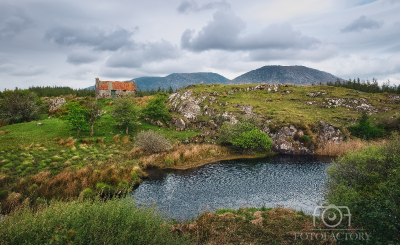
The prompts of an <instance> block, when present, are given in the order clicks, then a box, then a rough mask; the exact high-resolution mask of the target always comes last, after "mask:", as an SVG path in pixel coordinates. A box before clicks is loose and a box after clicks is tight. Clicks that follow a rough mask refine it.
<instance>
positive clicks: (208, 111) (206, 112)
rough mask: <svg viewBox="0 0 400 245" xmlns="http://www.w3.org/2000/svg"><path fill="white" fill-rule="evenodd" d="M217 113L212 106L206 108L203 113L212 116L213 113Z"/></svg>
mask: <svg viewBox="0 0 400 245" xmlns="http://www.w3.org/2000/svg"><path fill="white" fill-rule="evenodd" d="M217 113H218V111H217V110H215V109H213V108H208V109H207V110H206V111H205V112H204V115H206V116H213V115H215V114H217Z"/></svg>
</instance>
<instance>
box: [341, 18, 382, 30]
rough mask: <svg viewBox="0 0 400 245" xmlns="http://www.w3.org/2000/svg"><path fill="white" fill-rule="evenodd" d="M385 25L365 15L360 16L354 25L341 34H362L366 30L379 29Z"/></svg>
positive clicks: (351, 24)
mask: <svg viewBox="0 0 400 245" xmlns="http://www.w3.org/2000/svg"><path fill="white" fill-rule="evenodd" d="M382 25H383V23H382V22H378V21H376V20H372V19H370V18H368V17H367V16H365V15H362V16H360V18H358V19H356V20H354V21H353V22H352V23H350V24H349V25H347V26H346V27H345V28H343V29H342V30H341V32H343V33H345V32H360V31H362V30H364V29H379V28H381V27H382Z"/></svg>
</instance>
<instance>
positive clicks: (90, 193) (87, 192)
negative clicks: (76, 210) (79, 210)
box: [79, 188, 96, 200]
mask: <svg viewBox="0 0 400 245" xmlns="http://www.w3.org/2000/svg"><path fill="white" fill-rule="evenodd" d="M95 195H96V193H95V192H94V191H93V190H92V189H90V188H86V189H84V190H83V191H82V192H81V193H80V194H79V199H81V200H84V199H88V198H94V196H95Z"/></svg>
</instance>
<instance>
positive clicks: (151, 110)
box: [143, 93, 171, 121]
mask: <svg viewBox="0 0 400 245" xmlns="http://www.w3.org/2000/svg"><path fill="white" fill-rule="evenodd" d="M167 98H168V94H167V93H158V94H157V95H156V97H155V98H153V99H151V100H149V102H148V103H147V105H146V107H145V108H144V109H143V115H144V116H145V117H149V118H151V119H154V120H165V121H168V120H170V118H171V116H170V113H169V110H168V107H167V106H166V104H165V103H164V102H165V100H166V99H167Z"/></svg>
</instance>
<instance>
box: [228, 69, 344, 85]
mask: <svg viewBox="0 0 400 245" xmlns="http://www.w3.org/2000/svg"><path fill="white" fill-rule="evenodd" d="M337 79H340V80H343V79H341V78H338V77H335V76H334V75H332V74H330V73H327V72H323V71H320V70H316V69H312V68H308V67H305V66H263V67H261V68H258V69H256V70H253V71H249V72H247V73H245V74H243V75H241V76H238V77H236V78H235V79H233V80H232V81H231V83H233V84H239V83H243V84H246V83H282V84H285V83H291V84H294V85H311V84H313V83H314V84H319V83H320V82H322V83H323V84H325V83H327V82H335V81H336V80H337Z"/></svg>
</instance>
